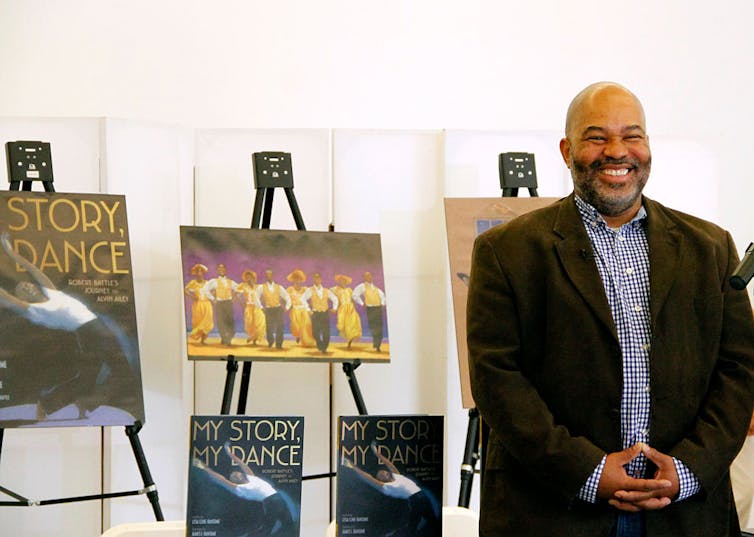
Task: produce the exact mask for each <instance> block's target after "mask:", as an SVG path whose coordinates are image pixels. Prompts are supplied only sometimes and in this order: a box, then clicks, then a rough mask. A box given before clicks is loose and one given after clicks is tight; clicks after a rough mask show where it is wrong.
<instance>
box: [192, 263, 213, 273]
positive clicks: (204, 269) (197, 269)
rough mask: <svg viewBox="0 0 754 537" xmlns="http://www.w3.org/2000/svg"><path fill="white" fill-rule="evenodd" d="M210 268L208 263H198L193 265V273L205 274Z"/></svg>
mask: <svg viewBox="0 0 754 537" xmlns="http://www.w3.org/2000/svg"><path fill="white" fill-rule="evenodd" d="M207 271H209V269H208V268H207V266H206V265H202V264H201V263H197V264H196V265H194V266H193V267H191V274H195V275H196V274H205V273H206V272H207Z"/></svg>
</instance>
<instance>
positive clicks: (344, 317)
mask: <svg viewBox="0 0 754 537" xmlns="http://www.w3.org/2000/svg"><path fill="white" fill-rule="evenodd" d="M351 281H352V280H351V277H350V276H346V275H344V274H336V275H335V283H337V284H338V285H336V286H335V287H333V288H332V289H331V291H332V292H333V293H334V294H335V296H336V297H338V323H337V327H338V332H339V333H340V337H342V338H343V339H344V340H345V341H347V342H348V345H347V348H348V349H350V348H351V343H353V342H354V341H357V340H358V339H359V338H360V337H361V318H360V317H359V313H358V312H357V311H356V306H354V303H353V300H352V297H353V289H351V288H350V287H348V286H349V285H351Z"/></svg>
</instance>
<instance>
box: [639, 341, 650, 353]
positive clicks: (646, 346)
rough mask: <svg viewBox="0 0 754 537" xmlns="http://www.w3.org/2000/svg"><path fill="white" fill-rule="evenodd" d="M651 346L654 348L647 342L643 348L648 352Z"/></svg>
mask: <svg viewBox="0 0 754 537" xmlns="http://www.w3.org/2000/svg"><path fill="white" fill-rule="evenodd" d="M651 348H652V345H650V344H649V343H645V344H644V345H642V346H641V350H643V351H647V352H649V349H651Z"/></svg>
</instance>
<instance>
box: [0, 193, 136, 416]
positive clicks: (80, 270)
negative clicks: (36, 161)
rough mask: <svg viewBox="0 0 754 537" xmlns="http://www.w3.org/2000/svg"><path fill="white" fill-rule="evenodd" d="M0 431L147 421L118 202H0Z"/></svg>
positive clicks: (15, 198) (49, 197) (84, 197)
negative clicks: (1, 429)
mask: <svg viewBox="0 0 754 537" xmlns="http://www.w3.org/2000/svg"><path fill="white" fill-rule="evenodd" d="M0 341H2V345H0V427H2V428H9V427H25V426H36V427H60V426H82V425H92V426H105V425H133V424H134V422H135V421H136V420H139V421H141V422H143V421H144V404H143V393H142V386H141V371H140V365H139V346H138V336H137V329H136V311H135V308H134V289H133V277H132V274H131V254H130V246H129V239H128V223H127V218H126V202H125V198H124V197H123V196H113V195H104V194H61V193H49V192H23V191H8V192H2V193H0Z"/></svg>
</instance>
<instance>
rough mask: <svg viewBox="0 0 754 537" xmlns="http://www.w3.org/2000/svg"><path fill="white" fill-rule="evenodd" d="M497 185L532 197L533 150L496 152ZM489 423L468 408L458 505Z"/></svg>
mask: <svg viewBox="0 0 754 537" xmlns="http://www.w3.org/2000/svg"><path fill="white" fill-rule="evenodd" d="M498 168H499V172H500V188H501V189H502V191H503V196H502V197H504V198H515V197H518V189H519V188H526V189H528V190H529V196H531V197H532V198H536V197H538V196H539V195H538V194H537V171H536V168H535V163H534V154H533V153H500V155H499V157H498ZM488 436H489V426H487V425H486V424H485V423H484V421H483V420H482V419H481V416H480V415H479V410H477V409H476V408H472V409H470V410H469V422H468V426H467V428H466V447H465V449H464V452H463V463H462V464H461V487H460V488H461V490H460V492H459V494H458V505H459V507H468V506H469V503H470V500H471V485H472V484H473V481H474V474H475V473H476V463H477V461H479V462H480V463H481V470H480V472H481V475H482V477H484V452H485V451H486V447H487V438H488Z"/></svg>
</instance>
